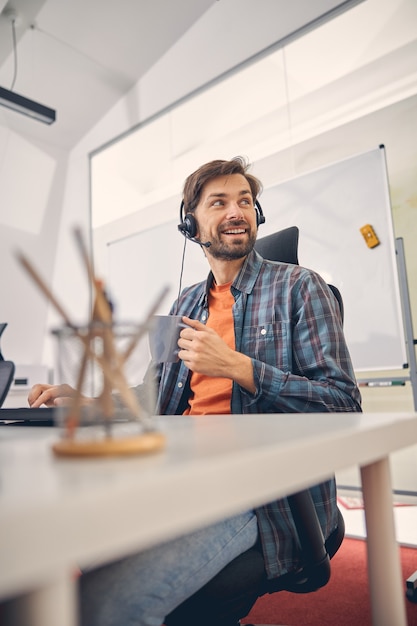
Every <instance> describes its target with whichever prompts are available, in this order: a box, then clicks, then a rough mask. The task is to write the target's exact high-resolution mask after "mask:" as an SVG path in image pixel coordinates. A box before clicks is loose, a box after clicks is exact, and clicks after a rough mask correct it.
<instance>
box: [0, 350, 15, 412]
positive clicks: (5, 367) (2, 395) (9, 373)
mask: <svg viewBox="0 0 417 626" xmlns="http://www.w3.org/2000/svg"><path fill="white" fill-rule="evenodd" d="M14 369H15V368H14V363H12V362H11V361H0V407H1V406H2V405H3V402H4V401H5V399H6V396H7V394H8V393H9V389H10V385H11V384H12V382H13V377H14Z"/></svg>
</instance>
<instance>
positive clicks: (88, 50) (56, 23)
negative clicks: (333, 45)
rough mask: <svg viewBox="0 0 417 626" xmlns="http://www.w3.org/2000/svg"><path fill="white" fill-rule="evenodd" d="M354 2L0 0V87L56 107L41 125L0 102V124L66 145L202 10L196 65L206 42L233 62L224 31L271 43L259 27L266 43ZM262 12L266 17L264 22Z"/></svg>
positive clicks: (208, 56) (230, 43) (356, 0)
mask: <svg viewBox="0 0 417 626" xmlns="http://www.w3.org/2000/svg"><path fill="white" fill-rule="evenodd" d="M360 2H362V0H344V1H342V0H339V1H336V0H296V2H293V3H292V4H291V5H290V4H289V3H288V2H287V0H257V2H256V3H255V5H254V4H253V3H252V2H251V0H220V1H219V0H117V2H114V1H111V0H70V1H68V0H0V85H1V86H2V87H4V88H6V89H10V90H13V91H15V92H16V93H18V94H21V95H23V96H25V97H27V98H29V99H32V100H35V101H37V102H39V103H41V104H43V105H46V106H48V107H50V108H52V109H55V110H56V111H57V119H56V122H55V123H54V124H52V125H51V126H46V125H44V124H41V123H39V122H36V123H35V122H34V121H33V120H32V119H29V118H27V117H25V116H24V115H20V114H18V113H15V112H12V111H10V110H8V109H6V108H4V107H0V125H1V124H3V126H4V127H6V128H9V129H11V130H12V131H14V132H17V133H20V134H22V135H23V136H25V137H27V138H29V139H30V140H36V141H41V142H44V143H45V144H46V145H52V146H55V147H58V148H63V149H64V150H68V149H70V148H71V147H73V146H74V145H75V144H76V143H77V142H78V141H79V140H80V139H81V138H82V137H83V136H84V135H85V134H86V133H87V132H88V131H89V130H90V129H91V128H92V127H93V126H94V125H95V124H96V123H97V122H98V121H99V120H100V119H101V118H102V117H103V115H105V113H107V111H108V110H109V109H110V108H111V107H112V106H113V105H114V104H115V103H116V102H117V101H118V100H120V98H121V97H122V96H123V95H125V94H126V93H127V92H128V91H129V90H130V89H131V88H132V87H133V85H135V84H136V83H137V81H138V80H139V79H140V78H141V77H143V76H144V75H145V74H146V72H147V71H148V70H149V69H150V68H151V67H153V66H155V63H156V62H157V61H160V60H161V59H162V58H163V56H164V54H165V53H166V52H167V51H168V50H169V49H170V48H172V47H173V46H174V44H176V43H177V42H178V41H179V40H180V39H181V37H182V36H183V35H184V34H185V33H186V32H187V31H189V29H190V28H191V27H192V26H193V25H194V24H195V23H196V22H198V21H199V20H200V18H201V17H202V16H203V15H204V21H203V22H202V24H201V23H199V27H200V30H199V36H200V39H199V43H202V42H201V35H202V36H203V38H204V39H205V40H206V41H205V42H204V43H205V45H206V49H207V46H211V47H210V48H208V50H209V54H206V53H204V52H202V51H201V46H199V53H200V59H197V60H196V64H197V66H198V63H202V62H203V63H206V62H207V59H210V63H212V64H213V58H212V51H213V43H214V44H216V45H217V49H218V50H217V55H218V56H220V58H221V57H222V54H223V53H222V50H224V48H221V45H223V46H224V47H225V46H226V47H227V55H229V52H230V55H229V56H230V57H231V59H233V58H234V57H233V55H234V54H235V52H236V51H235V50H234V48H238V47H239V46H234V43H233V40H232V39H229V35H230V31H231V30H233V29H234V30H235V31H236V32H237V35H236V36H237V37H239V38H240V40H242V41H243V37H245V38H246V41H247V46H248V49H250V47H251V45H253V43H252V44H251V41H252V42H253V36H251V35H252V33H253V30H254V29H257V34H258V38H260V39H261V40H262V45H265V46H267V45H270V44H271V41H266V43H263V42H264V35H265V33H264V31H265V30H267V29H268V28H269V30H270V31H271V33H270V34H272V37H273V41H274V42H275V41H276V39H281V37H282V34H280V33H282V32H283V31H285V29H287V30H286V32H287V33H288V32H289V33H293V34H294V33H299V32H300V28H311V27H312V25H313V24H314V25H315V24H316V18H317V16H321V15H324V18H322V19H327V18H328V17H329V16H330V15H333V11H334V9H335V7H336V10H339V6H340V7H341V9H340V10H342V11H343V10H345V9H346V8H348V7H349V6H351V5H352V4H356V3H360ZM210 9H211V10H212V11H213V10H214V9H215V15H216V20H217V22H216V28H215V29H214V30H215V32H214V33H213V32H212V31H213V28H211V29H210V33H209V36H207V24H206V20H207V21H208V22H209V23H210V15H211V14H212V13H211V12H210ZM265 15H269V16H274V19H273V20H269V22H270V23H269V25H268V24H266V23H265ZM277 15H278V16H279V19H276V18H277ZM251 16H255V18H253V19H251ZM13 17H14V18H15V21H14V31H15V35H16V42H17V46H16V52H17V53H16V54H14V45H13V21H12V19H11V18H13ZM303 20H304V24H302V25H301V26H300V24H299V23H300V22H302V21H303ZM297 24H298V25H297ZM259 25H261V26H262V27H263V28H262V32H261V33H260V32H259ZM222 29H223V32H222ZM297 29H298V30H297ZM259 35H261V37H259ZM255 39H256V38H255ZM207 40H209V41H207ZM219 43H220V44H221V45H220V47H219ZM204 54H205V56H204V57H203V58H201V57H202V55H204ZM250 54H251V53H250ZM223 56H224V55H223ZM16 59H17V66H16V63H15V61H16ZM214 65H215V64H213V71H216V68H215V66H214ZM14 77H16V78H14Z"/></svg>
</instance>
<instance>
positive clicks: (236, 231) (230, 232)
mask: <svg viewBox="0 0 417 626" xmlns="http://www.w3.org/2000/svg"><path fill="white" fill-rule="evenodd" d="M245 233H246V228H228V229H227V230H224V231H223V235H244V234H245Z"/></svg>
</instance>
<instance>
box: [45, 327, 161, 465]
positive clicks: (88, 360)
mask: <svg viewBox="0 0 417 626" xmlns="http://www.w3.org/2000/svg"><path fill="white" fill-rule="evenodd" d="M53 335H54V336H55V338H56V384H58V385H60V386H61V392H62V396H61V398H60V401H59V402H60V403H59V406H57V408H56V411H55V413H56V424H57V425H58V426H59V428H60V440H59V441H58V442H57V443H56V444H54V446H53V448H54V452H55V453H56V454H58V455H64V456H84V455H86V456H100V455H111V454H134V453H141V452H151V451H153V450H156V449H160V448H161V447H163V436H162V435H161V433H158V432H157V430H156V429H155V420H153V419H152V418H153V416H154V414H155V400H156V393H155V383H154V377H153V376H152V372H151V371H150V370H148V374H147V376H146V379H147V382H146V385H140V387H137V385H138V383H140V382H141V381H142V379H143V376H144V374H145V371H146V368H147V367H148V363H149V349H148V341H147V328H145V326H144V325H142V324H137V323H127V322H124V323H123V322H114V323H112V324H105V323H101V322H92V323H91V324H88V325H86V326H62V327H60V328H58V329H55V330H54V331H53Z"/></svg>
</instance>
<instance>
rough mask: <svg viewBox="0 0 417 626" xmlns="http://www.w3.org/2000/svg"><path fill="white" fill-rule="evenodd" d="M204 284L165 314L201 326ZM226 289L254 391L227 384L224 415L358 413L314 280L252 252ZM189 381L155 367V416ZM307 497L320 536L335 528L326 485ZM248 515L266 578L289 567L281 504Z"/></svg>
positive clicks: (333, 314)
mask: <svg viewBox="0 0 417 626" xmlns="http://www.w3.org/2000/svg"><path fill="white" fill-rule="evenodd" d="M212 280H213V275H212V274H211V273H210V274H209V276H208V279H207V281H203V282H201V283H198V284H196V285H193V286H191V287H188V288H186V289H184V290H183V291H182V293H181V295H180V297H179V300H178V302H177V303H175V305H174V306H173V308H172V311H171V313H173V312H175V313H176V314H177V315H186V316H187V317H190V318H192V319H198V320H200V321H201V322H203V323H204V322H206V320H207V317H208V315H209V310H208V290H209V288H210V285H211V282H212ZM231 291H232V294H233V296H234V299H235V304H234V305H233V319H234V329H235V342H236V350H238V351H239V352H242V353H243V354H246V355H248V356H249V357H251V359H252V364H253V373H254V380H255V385H256V392H255V393H254V394H251V393H249V392H248V391H246V390H245V389H243V388H242V387H240V386H239V385H237V384H236V383H233V388H232V396H231V403H230V412H231V413H234V414H241V413H308V412H311V413H323V412H338V411H349V412H351V411H361V397H360V393H359V389H358V387H357V384H356V381H355V375H354V372H353V368H352V363H351V360H350V356H349V351H348V348H347V345H346V341H345V338H344V334H343V329H342V319H341V314H340V309H339V305H338V303H337V301H336V299H335V297H334V296H333V294H332V292H331V290H330V289H329V287H328V286H327V285H326V283H325V282H324V281H323V279H322V278H321V277H320V276H319V275H318V274H316V273H315V272H313V271H311V270H308V269H305V268H303V267H300V266H298V265H290V264H286V263H278V262H273V261H267V260H264V259H262V257H261V256H260V255H259V254H258V253H257V252H256V251H252V252H251V253H250V254H249V255H248V257H247V258H246V259H245V262H244V264H243V266H242V268H241V270H240V271H239V274H238V275H237V276H236V278H235V280H234V281H233V284H232V287H231ZM154 371H155V370H154ZM190 375H191V372H190V370H189V369H188V368H187V367H186V366H185V365H184V363H183V362H182V361H178V362H177V363H166V364H163V365H160V366H158V367H157V369H156V376H157V384H158V389H159V393H158V405H157V413H158V414H161V415H176V414H182V413H183V412H184V410H185V408H186V406H187V401H188V398H189V396H190V393H191V392H190V384H189V382H190ZM311 493H312V496H313V500H314V502H315V505H316V508H317V512H318V517H319V520H320V524H321V526H322V529H323V534H324V536H325V537H328V536H329V534H330V533H331V532H332V530H334V529H335V527H336V524H337V507H336V486H335V482H334V480H333V479H332V480H328V481H326V482H324V483H320V485H316V486H314V487H312V488H311ZM256 514H257V519H258V526H259V532H260V538H261V541H262V547H263V551H264V557H265V562H266V568H267V573H268V576H269V577H270V578H274V577H277V576H281V575H282V574H285V573H286V572H288V571H293V570H294V569H297V568H298V566H299V560H298V559H299V550H298V547H297V539H296V531H295V527H294V523H293V520H292V516H291V513H290V511H289V508H288V503H287V500H286V498H283V499H280V500H278V501H276V502H272V503H269V504H267V505H265V506H262V507H259V508H258V509H256Z"/></svg>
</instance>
